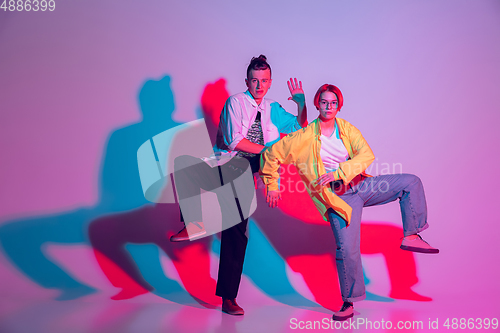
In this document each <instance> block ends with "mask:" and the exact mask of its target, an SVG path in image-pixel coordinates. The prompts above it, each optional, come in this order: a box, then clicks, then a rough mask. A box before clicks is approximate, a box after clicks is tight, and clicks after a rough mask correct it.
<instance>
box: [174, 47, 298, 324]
mask: <svg viewBox="0 0 500 333" xmlns="http://www.w3.org/2000/svg"><path fill="white" fill-rule="evenodd" d="M245 83H246V86H247V87H248V90H247V91H246V92H244V93H239V94H236V95H233V96H231V97H229V98H228V100H227V101H226V104H225V105H224V109H223V110H222V113H221V115H220V122H219V128H218V133H217V141H216V145H215V147H214V151H215V152H216V153H217V154H219V155H220V156H221V157H222V158H233V160H234V161H235V162H234V163H233V164H234V165H233V164H231V162H230V163H228V164H231V166H232V167H234V168H233V171H231V170H229V168H228V170H227V172H228V173H231V174H233V175H235V176H236V175H237V174H238V173H237V172H234V170H239V169H241V167H240V165H241V163H239V162H238V159H239V160H240V161H241V159H245V160H247V161H248V163H250V167H251V168H252V172H254V173H255V172H258V171H259V161H260V154H261V153H262V152H263V151H264V150H265V149H266V147H268V146H271V145H272V144H274V143H276V142H278V141H279V139H280V133H285V134H288V133H291V132H293V131H296V130H298V129H300V128H302V127H304V126H306V125H307V110H306V105H305V96H304V91H303V90H302V82H298V81H297V79H295V80H292V79H290V81H289V82H288V88H289V89H290V93H291V95H292V96H291V97H290V98H289V100H292V101H294V102H295V103H297V108H298V115H297V116H294V115H292V114H290V113H288V112H286V111H285V110H284V109H283V108H282V107H281V105H280V104H278V103H277V102H275V101H273V100H270V99H267V98H265V96H266V94H267V92H268V90H269V88H270V87H271V83H272V79H271V66H269V64H268V63H267V59H266V57H265V56H263V55H260V56H259V57H258V58H252V60H251V62H250V64H249V65H248V68H247V78H246V79H245ZM202 169H204V170H205V171H202V172H207V174H209V173H210V172H213V173H215V175H216V176H214V177H200V178H203V182H204V183H205V184H204V185H202V184H200V182H201V180H200V181H198V180H196V179H195V178H196V177H194V176H193V175H192V173H191V174H189V173H188V172H179V173H178V172H176V174H175V175H174V177H175V181H176V188H177V189H179V188H180V187H181V188H190V189H192V191H190V193H187V192H188V191H186V194H185V197H187V198H189V200H191V198H194V197H195V196H194V195H193V193H194V191H198V190H199V188H200V187H203V188H204V189H205V190H211V189H213V188H214V186H216V182H215V181H214V182H212V181H211V179H214V178H215V179H216V180H218V179H219V178H218V176H217V175H218V171H211V170H208V169H207V167H205V166H204V167H202ZM200 170H201V169H200ZM214 170H217V168H214ZM223 173H224V171H222V172H221V179H222V174H223ZM235 176H234V177H235ZM232 179H233V177H231V179H228V180H226V179H224V181H225V182H227V181H231V180H232ZM208 183H210V184H208ZM218 185H219V186H220V185H221V183H220V182H219V183H218ZM178 192H179V190H178ZM182 196H183V194H181V193H179V197H180V198H182ZM196 206H198V207H199V205H198V204H196ZM181 210H182V215H183V217H184V223H185V227H184V229H182V230H181V231H180V232H179V233H178V234H176V235H174V236H172V238H171V241H174V242H175V241H184V240H188V239H194V238H197V237H201V236H203V235H204V234H205V229H204V225H203V221H200V218H199V216H201V215H200V213H199V212H195V214H196V213H197V214H198V215H195V214H193V213H192V211H191V210H189V212H188V210H187V209H183V208H182V205H181ZM197 210H199V209H197ZM187 214H189V215H190V217H188V216H186V215H187ZM193 216H198V221H196V217H193ZM247 223H248V219H244V220H243V221H241V222H240V223H237V224H236V225H234V226H232V227H230V228H228V229H225V230H223V231H222V235H221V251H220V263H219V275H218V280H217V290H216V295H217V296H220V297H222V311H224V312H226V313H228V314H232V315H242V314H244V311H243V309H242V308H241V307H240V306H239V305H238V304H237V303H236V296H237V294H238V288H239V284H240V280H241V273H242V271H243V261H244V258H245V250H246V246H247V236H246V235H245V233H246V229H247Z"/></svg>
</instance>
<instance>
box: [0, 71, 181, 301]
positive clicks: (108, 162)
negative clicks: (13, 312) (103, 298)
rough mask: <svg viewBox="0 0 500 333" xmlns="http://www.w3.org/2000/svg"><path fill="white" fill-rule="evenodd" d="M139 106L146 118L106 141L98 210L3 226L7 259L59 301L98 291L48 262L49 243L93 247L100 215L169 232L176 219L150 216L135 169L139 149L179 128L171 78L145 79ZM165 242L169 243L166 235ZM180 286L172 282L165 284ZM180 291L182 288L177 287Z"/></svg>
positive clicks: (0, 233) (0, 237)
mask: <svg viewBox="0 0 500 333" xmlns="http://www.w3.org/2000/svg"><path fill="white" fill-rule="evenodd" d="M139 103H140V109H141V111H142V114H143V119H142V120H141V121H140V122H138V123H135V124H131V125H128V126H125V127H123V128H120V129H118V130H116V131H114V132H113V133H111V135H110V136H109V138H108V140H107V144H106V148H105V150H104V155H103V158H102V163H101V172H100V177H99V198H98V201H97V203H96V205H95V206H92V207H82V208H78V209H75V210H72V211H68V212H60V213H56V214H51V215H48V216H37V217H30V218H20V219H15V220H12V221H8V222H7V223H5V224H4V225H2V226H1V227H0V242H1V245H2V247H3V250H4V253H5V255H6V257H7V258H8V259H9V260H10V262H11V263H12V264H13V265H14V266H15V267H17V268H18V269H19V270H20V271H21V272H23V273H24V274H25V275H26V276H27V277H29V278H30V279H31V280H33V281H34V282H36V283H37V284H39V285H40V286H42V287H44V288H49V289H57V290H60V291H61V293H60V295H59V296H58V297H57V298H56V299H57V300H69V299H76V298H79V297H82V296H84V295H88V294H90V293H93V292H95V289H94V288H92V287H90V286H88V285H85V284H84V283H82V282H80V281H78V280H77V279H76V278H74V277H73V276H71V275H70V274H69V273H68V272H67V271H66V270H65V269H64V267H60V266H59V265H57V264H56V263H54V262H53V261H52V260H51V259H50V258H48V257H47V255H46V254H45V253H44V247H45V246H46V245H47V244H50V243H60V244H82V243H83V244H88V245H90V242H89V237H88V234H87V230H88V227H89V223H90V221H92V220H96V219H97V220H98V219H99V218H100V217H102V216H107V218H108V219H109V218H110V216H113V215H115V216H116V215H117V214H118V215H119V216H122V217H123V215H125V216H127V215H126V214H132V215H129V217H128V220H131V219H134V220H135V221H136V223H137V224H140V223H142V222H141V221H150V220H151V219H154V221H155V223H156V224H158V225H160V224H161V226H162V228H163V230H166V228H167V227H166V226H167V225H168V223H167V222H168V220H169V219H170V218H174V219H175V218H177V219H178V217H177V216H175V217H174V215H175V214H174V213H172V214H174V215H172V216H171V215H169V213H168V212H170V211H171V209H170V210H169V208H165V209H166V210H167V211H168V212H166V213H165V212H164V213H165V214H164V215H155V214H152V213H151V207H150V205H147V204H148V202H147V201H146V199H145V198H144V195H143V193H142V188H141V182H140V179H139V174H138V171H137V149H138V148H139V146H140V145H141V144H142V143H143V142H144V141H146V140H148V139H149V138H151V137H153V136H155V135H156V134H158V133H161V132H163V131H165V130H167V129H169V128H173V127H175V126H177V125H179V123H177V122H175V121H174V120H173V119H172V114H173V111H174V109H175V104H174V96H173V93H172V89H171V87H170V77H169V76H165V77H164V78H162V79H161V80H159V81H152V80H150V81H147V82H146V83H145V84H144V86H143V87H142V89H141V90H140V92H139ZM75 190H77V189H75ZM124 212H128V213H124ZM177 214H178V213H177ZM123 221H124V222H123V224H120V225H119V226H117V228H116V229H114V230H113V232H111V233H109V234H106V235H105V236H107V237H109V239H104V238H105V237H103V236H100V237H101V238H98V239H99V241H101V240H102V241H103V242H107V241H111V240H113V239H116V238H120V237H123V235H122V233H129V232H130V230H129V229H128V228H127V227H126V221H127V219H124V220H123ZM172 232H173V231H172ZM164 243H165V244H167V245H168V239H167V238H166V237H165V239H164ZM98 244H99V242H98ZM167 247H168V246H167ZM129 273H130V274H132V275H133V274H134V273H133V272H129ZM162 276H164V274H162ZM165 279H167V278H166V277H165ZM167 280H169V279H167ZM176 283H177V282H175V281H172V280H169V283H168V284H167V285H170V286H173V285H175V284H176ZM174 289H175V288H174ZM177 289H182V288H181V287H180V286H178V288H177Z"/></svg>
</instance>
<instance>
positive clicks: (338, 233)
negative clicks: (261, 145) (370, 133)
mask: <svg viewBox="0 0 500 333" xmlns="http://www.w3.org/2000/svg"><path fill="white" fill-rule="evenodd" d="M314 105H315V106H316V108H317V109H318V111H319V117H318V118H317V119H316V120H314V121H313V122H312V123H311V124H309V126H307V127H305V128H303V129H301V130H298V131H297V132H294V133H292V134H289V135H288V136H286V137H285V138H283V139H282V140H281V141H279V142H277V143H276V144H274V145H273V146H271V147H270V148H269V149H267V150H266V151H265V152H264V153H263V154H262V155H261V169H260V176H261V178H262V180H263V181H264V183H265V184H266V185H267V202H268V203H269V206H270V207H276V206H277V204H278V200H279V199H281V195H280V191H279V185H278V178H279V173H278V169H279V166H280V165H281V164H294V165H295V166H296V167H297V169H298V170H299V174H300V177H301V179H302V181H304V183H305V185H306V188H307V191H308V193H309V195H310V196H311V199H312V200H313V202H314V204H315V205H316V208H317V209H318V210H319V211H320V213H321V215H322V216H323V218H324V219H325V220H326V221H329V222H330V225H331V227H332V230H333V233H334V236H335V241H336V244H337V250H336V259H337V260H336V262H337V271H338V276H339V283H340V290H341V293H342V299H343V301H344V304H343V306H342V308H341V309H340V310H339V311H337V312H335V313H334V315H333V319H334V320H346V319H348V318H350V317H352V316H353V302H354V301H360V300H363V299H364V298H365V285H364V279H363V269H362V267H361V255H360V244H359V243H360V223H361V211H362V209H363V207H367V206H374V205H381V204H385V203H388V202H391V201H394V200H396V199H399V200H400V206H401V213H402V219H403V229H404V236H405V237H404V238H403V241H402V244H401V248H402V249H403V250H408V251H415V252H422V253H438V252H439V250H438V249H435V248H433V247H431V246H430V245H429V244H428V243H426V242H425V241H424V240H423V239H422V238H421V237H420V236H419V235H418V232H420V231H422V230H425V229H426V228H427V227H428V224H427V207H426V202H425V194H424V188H423V186H422V183H421V181H420V179H419V178H418V177H416V176H414V175H409V174H395V175H381V176H376V177H371V176H369V175H368V174H366V173H365V170H366V168H367V167H368V166H369V165H370V164H371V163H372V162H373V160H374V159H375V157H374V155H373V152H372V150H371V149H370V146H368V143H367V142H366V141H365V139H364V138H363V136H362V135H361V132H360V131H359V130H358V129H357V128H356V127H354V126H353V125H351V124H350V123H349V122H347V121H345V120H343V119H340V118H337V113H338V112H339V111H340V109H341V108H342V105H343V96H342V93H341V92H340V89H339V88H337V87H336V86H334V85H330V84H325V85H322V86H321V87H320V88H319V89H318V91H317V92H316V95H315V96H314Z"/></svg>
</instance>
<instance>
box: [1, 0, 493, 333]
mask: <svg viewBox="0 0 500 333" xmlns="http://www.w3.org/2000/svg"><path fill="white" fill-rule="evenodd" d="M56 4H57V5H56V10H55V11H54V12H37V13H34V12H29V13H28V12H12V13H11V12H7V13H5V12H4V11H3V10H1V11H0V152H1V159H0V171H1V172H0V184H1V186H0V227H1V226H4V225H8V224H11V223H15V222H14V221H16V220H18V219H27V218H33V219H37V218H39V217H44V216H52V215H58V214H65V212H69V211H72V210H77V209H82V208H83V209H90V208H91V207H93V206H96V205H98V203H99V200H100V198H99V191H100V187H99V186H100V174H101V171H102V169H101V168H102V163H103V158H104V156H106V146H107V142H108V139H109V136H110V135H111V133H113V132H114V131H116V130H118V129H120V128H125V127H127V126H131V125H133V124H135V123H138V122H140V121H141V119H142V115H141V109H140V105H139V99H138V96H139V92H140V90H141V88H142V87H143V86H144V84H145V83H146V82H147V81H148V80H160V79H162V78H163V77H165V76H169V77H170V79H171V81H170V84H171V88H172V92H173V98H174V104H175V111H174V114H173V118H174V120H175V121H177V122H186V121H191V120H194V119H196V118H197V117H198V112H199V109H200V100H201V96H202V93H203V90H204V88H205V87H206V85H207V84H210V83H213V82H216V81H217V80H219V79H220V78H224V79H225V80H226V89H227V91H228V92H229V93H230V94H234V93H237V92H240V91H244V90H245V89H246V87H245V85H244V78H245V69H246V66H247V65H248V62H249V60H250V58H251V57H252V56H258V55H259V54H265V55H266V56H267V57H268V60H269V62H270V64H271V66H272V70H273V85H272V88H271V90H270V91H269V93H268V97H270V98H272V99H275V100H277V101H278V102H280V103H281V104H282V105H283V106H284V107H285V108H286V109H287V110H288V111H290V112H292V113H293V112H295V105H294V104H293V103H292V102H290V101H287V98H288V97H289V93H288V88H287V85H286V80H287V79H288V78H289V77H297V78H299V79H300V80H301V81H302V82H303V86H304V89H305V93H306V100H307V102H308V107H309V109H308V112H309V114H308V118H309V120H313V119H315V118H316V116H317V112H316V110H315V108H314V106H313V104H312V98H313V96H314V93H315V91H316V89H317V88H318V87H319V86H320V85H321V84H323V83H332V84H335V85H337V86H339V87H340V89H341V90H342V92H343V94H344V99H345V100H344V108H343V109H342V111H341V112H340V114H339V115H338V116H339V117H341V118H345V119H347V120H348V121H350V122H351V123H353V124H354V125H355V126H356V127H358V128H359V129H360V130H361V131H362V133H363V135H364V137H365V138H366V139H367V141H368V142H369V144H370V146H371V147H372V149H373V151H374V153H375V155H376V157H377V160H376V161H375V163H376V164H375V165H373V166H372V169H371V171H372V174H375V173H376V170H377V169H376V168H377V167H378V168H379V169H378V170H379V172H380V171H381V169H382V167H383V164H384V163H388V164H389V165H394V164H397V163H400V164H401V165H402V170H403V172H405V173H414V174H417V175H418V176H419V177H420V178H421V179H422V181H423V183H424V186H425V189H426V197H427V204H428V208H429V224H430V228H429V229H428V230H427V231H425V232H424V233H423V234H422V235H423V236H424V238H425V239H426V240H428V241H429V242H430V243H431V244H432V245H434V246H436V247H438V248H440V250H441V253H440V254H439V255H438V256H423V255H416V256H415V261H416V268H417V275H418V278H419V281H420V282H419V284H417V285H416V286H415V288H414V290H415V291H417V292H418V293H420V294H422V295H425V296H429V297H431V298H433V299H434V301H435V302H441V303H440V304H444V307H442V308H441V310H442V313H443V317H444V316H445V314H446V316H448V317H451V316H452V315H453V316H456V317H460V316H462V317H464V316H466V315H468V314H467V313H466V312H467V309H469V308H471V307H474V306H475V304H476V305H477V304H479V303H478V302H480V304H481V306H482V308H483V309H485V312H484V313H481V316H482V317H486V316H488V315H489V316H490V317H493V316H496V317H499V314H500V313H499V312H500V311H499V310H500V307H499V306H498V300H499V298H500V284H499V283H498V281H500V269H499V268H498V262H499V253H500V242H499V241H498V235H499V233H500V227H499V221H500V219H499V217H498V216H497V214H498V213H497V207H498V202H499V199H500V195H499V194H498V193H497V191H496V190H497V189H498V188H500V177H499V176H498V166H499V165H500V154H498V151H499V148H498V144H500V131H499V130H498V124H500V107H499V103H498V97H497V96H498V92H497V90H498V89H499V87H500V3H499V2H498V1H494V0H489V1H488V0H480V1H467V0H458V1H457V0H449V1H445V0H437V1H399V0H392V1H391V0H380V1H330V0H328V1H298V0H289V1H282V2H279V1H273V2H269V1H263V0H254V1H252V2H248V1H246V2H242V1H234V0H232V1H226V0H214V1H201V0H193V1H183V2H181V1H158V0H155V1H105V2H103V1H99V0H85V1H83V0H72V1H59V0H56ZM123 181H126V180H123ZM105 213H106V212H103V213H102V215H105ZM363 221H364V222H365V223H367V224H370V223H383V224H388V225H394V226H398V227H399V226H400V225H401V224H400V213H399V207H398V205H397V204H396V203H393V204H389V205H386V206H383V207H376V208H368V209H365V210H364V215H363ZM260 223H261V224H262V223H266V221H261V222H260ZM268 223H272V221H268ZM177 226H178V224H172V230H173V229H176V228H177ZM25 232H26V233H28V235H27V236H31V235H29V233H32V232H35V231H33V230H32V229H26V230H25ZM83 234H85V231H83ZM281 237H283V238H285V239H286V237H287V231H286V230H283V231H282V235H281ZM332 241H333V235H332ZM290 246H291V247H293V244H290ZM310 246H311V247H314V246H315V240H314V238H311V239H310ZM42 251H43V253H44V254H45V255H46V256H47V257H48V258H50V260H51V261H53V262H55V263H56V264H57V265H58V266H59V267H62V268H63V269H64V270H65V271H66V272H68V273H69V274H70V275H71V276H72V277H74V278H75V279H76V280H78V281H80V282H82V283H84V284H85V285H88V286H91V287H92V288H94V289H96V290H97V291H98V293H97V294H98V295H101V294H103V295H104V296H105V297H106V298H108V299H109V297H111V296H112V295H114V294H115V293H116V291H117V290H116V288H115V287H113V286H112V285H111V283H110V282H109V281H108V280H107V279H106V276H105V275H104V274H103V272H102V271H101V269H100V266H99V265H98V263H97V261H96V259H95V256H94V253H93V251H92V248H91V246H90V244H89V243H88V242H80V243H78V242H76V243H57V242H47V243H46V244H44V245H43V249H42ZM160 256H161V262H162V265H163V267H164V269H165V274H166V276H168V277H169V278H170V279H173V280H176V279H177V280H180V279H179V277H178V275H177V272H176V271H175V267H176V266H174V265H173V264H172V262H171V260H170V259H169V257H168V255H165V254H161V255H160ZM211 258H212V264H213V265H217V259H216V258H217V256H216V255H214V254H213V253H212V257H211ZM363 260H364V263H365V270H366V273H367V275H368V276H369V279H370V280H371V281H372V282H373V284H372V285H371V286H370V288H371V289H369V291H371V292H372V293H376V294H380V295H382V296H388V289H389V287H388V277H387V274H388V273H387V269H386V268H385V266H384V260H383V258H382V257H381V256H377V255H366V256H364V259H363ZM287 264H290V263H289V262H288V263H287ZM215 267H216V266H215ZM287 267H288V266H287ZM287 269H289V267H288V268H287ZM211 270H212V272H211V276H212V277H214V278H215V277H216V275H215V272H216V269H215V271H214V269H213V267H211ZM288 276H289V280H290V283H291V284H292V285H293V286H294V288H295V289H296V290H297V292H298V293H300V294H302V295H303V296H304V297H306V298H308V297H310V295H311V294H310V291H309V290H308V289H307V285H305V284H304V282H303V280H301V278H300V277H297V276H296V275H294V273H293V272H292V271H291V270H289V275H288ZM0 279H1V280H2V283H1V284H0V314H1V316H0V318H7V317H8V316H10V315H11V314H15V313H16V311H18V310H19V308H21V307H22V305H21V303H19V304H18V303H16V302H15V301H12V302H10V303H9V304H7V303H6V301H5V300H7V299H10V300H12V299H31V298H32V299H46V298H48V299H51V298H54V297H56V296H57V294H58V293H57V292H56V291H55V290H51V289H48V288H44V287H42V286H40V285H39V284H37V283H35V282H34V281H32V280H31V279H30V278H29V277H27V276H26V275H25V274H23V273H21V272H20V271H19V270H18V269H16V265H15V264H13V263H12V261H11V260H10V259H9V258H8V257H7V256H6V255H5V253H4V252H3V250H2V247H0ZM241 288H242V289H241V290H242V291H241V293H242V295H243V296H242V297H246V299H247V300H248V302H249V303H252V302H254V303H256V304H258V303H259V302H260V301H262V302H265V301H266V300H267V304H273V303H272V302H275V301H274V300H271V299H270V298H269V297H268V295H266V294H265V293H264V292H262V291H261V290H260V289H258V288H256V287H255V286H254V285H253V284H252V281H251V280H249V279H247V278H246V277H245V278H244V279H243V283H242V287H241ZM90 297H95V295H93V296H90ZM144 300H145V301H144V304H136V305H133V304H132V303H130V304H129V303H125V302H124V303H123V304H122V305H121V307H123V309H122V308H120V310H116V311H122V312H120V313H127V311H136V310H135V308H133V307H134V306H137V307H146V306H147V305H145V304H146V303H147V300H148V299H146V298H145V299H144ZM313 301H314V300H313ZM4 302H5V303H4ZM2 303H3V304H2ZM16 304H17V305H16ZM127 304H128V305H127ZM454 304H455V305H454ZM424 305H425V304H424ZM459 305H460V306H459ZM16 306H17V307H16ZM127 306H129V308H127ZM422 306H423V305H422ZM92 311H96V312H98V311H97V310H96V309H92ZM105 311H107V310H106V309H105V307H104V306H103V310H102V313H101V314H99V316H101V315H102V316H104V313H105ZM110 311H111V310H110ZM183 311H187V312H189V311H191V310H190V309H186V310H183ZM460 311H462V313H461V312H460ZM87 315H88V316H94V317H95V316H98V315H97V314H95V315H92V314H87ZM112 315H113V314H112V313H111V314H109V316H111V317H112ZM183 315H186V316H187V317H189V313H185V314H183V313H176V314H175V315H172V318H167V317H165V316H163V317H161V318H160V319H158V320H162V321H168V322H170V321H175V320H176V319H175V317H181V316H183ZM392 315H393V316H396V317H397V316H400V317H405V314H401V313H392ZM278 317H279V316H278ZM409 317H410V315H408V318H409ZM108 319H109V318H107V319H106V320H108ZM61 320H65V321H66V322H64V323H58V324H57V325H59V326H58V327H65V326H64V325H70V324H71V318H65V319H61ZM78 320H81V318H80V319H78ZM78 320H77V319H74V320H73V322H78ZM208 320H209V319H207V321H208ZM283 320H285V319H283ZM286 320H288V319H286ZM97 322H98V321H97ZM101 324H102V323H101ZM106 324H109V322H108V323H103V324H102V325H104V326H100V327H105V325H106ZM157 324H158V325H161V323H160V322H157ZM54 325H55V324H54ZM61 325H62V326H61ZM96 325H97V324H96ZM99 325H100V324H99ZM193 325H194V324H193ZM207 325H209V324H207ZM48 327H49V326H48ZM89 329H91V328H89ZM193 329H195V328H193ZM278 329H280V328H279V327H278V328H276V330H274V331H277V330H278Z"/></svg>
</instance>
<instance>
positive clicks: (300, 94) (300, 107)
mask: <svg viewBox="0 0 500 333" xmlns="http://www.w3.org/2000/svg"><path fill="white" fill-rule="evenodd" d="M287 84H288V89H289V90H290V94H291V95H292V97H289V98H288V100H289V101H294V102H295V103H297V122H298V123H299V125H300V126H301V127H305V126H307V107H306V96H305V94H304V90H302V81H297V78H295V79H292V78H290V80H289V81H288V82H287Z"/></svg>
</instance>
